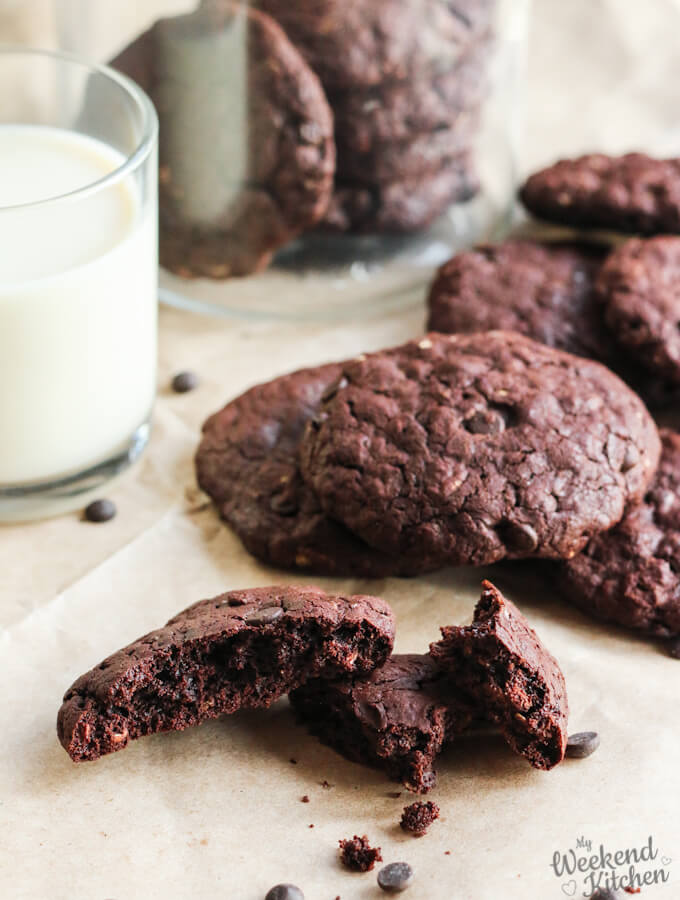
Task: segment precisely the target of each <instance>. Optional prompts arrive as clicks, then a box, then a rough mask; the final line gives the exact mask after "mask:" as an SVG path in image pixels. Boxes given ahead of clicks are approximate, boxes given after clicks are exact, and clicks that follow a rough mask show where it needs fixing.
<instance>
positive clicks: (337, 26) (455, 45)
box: [254, 0, 495, 90]
mask: <svg viewBox="0 0 680 900" xmlns="http://www.w3.org/2000/svg"><path fill="white" fill-rule="evenodd" d="M254 6H256V7H257V8H258V9H261V10H263V11H264V12H266V13H268V14H269V15H270V16H272V18H274V19H276V21H277V22H279V23H280V24H281V26H282V27H283V29H284V31H285V32H286V34H287V35H288V37H289V38H290V39H291V41H292V42H293V43H294V44H295V46H296V47H297V48H298V49H299V50H300V52H301V53H302V54H303V56H304V57H305V59H306V60H307V62H308V63H309V64H310V65H311V67H312V69H314V71H315V72H316V73H317V74H318V75H319V77H320V78H321V81H322V82H323V84H324V87H326V88H327V89H328V90H331V89H334V88H339V89H343V88H344V89H347V88H350V89H353V88H360V87H371V86H374V85H377V84H384V83H389V82H395V81H405V80H412V79H414V78H418V77H419V75H421V74H422V73H423V72H427V71H431V70H432V69H440V70H444V69H449V68H451V67H452V66H453V65H455V63H456V62H457V61H458V60H459V59H460V58H461V56H462V55H463V54H464V51H465V49H466V48H467V46H468V45H470V44H471V43H473V42H474V41H475V40H476V39H477V38H478V37H479V36H480V35H482V34H484V33H485V32H486V31H487V30H488V28H489V25H490V23H491V21H492V18H493V13H494V7H495V0H296V2H295V3H291V2H290V0H255V2H254Z"/></svg>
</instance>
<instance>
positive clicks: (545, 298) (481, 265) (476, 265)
mask: <svg viewBox="0 0 680 900" xmlns="http://www.w3.org/2000/svg"><path fill="white" fill-rule="evenodd" d="M605 255H606V253H605V251H604V249H602V248H599V247H595V246H593V245H589V244H567V243H554V244H541V243H535V242H534V241H522V240H516V241H512V240H511V241H505V242H503V243H501V244H482V245H480V246H478V247H474V248H473V249H472V250H467V251H464V252H462V253H458V254H457V255H456V256H454V257H453V258H452V259H450V260H449V261H448V262H446V263H444V265H443V266H442V267H441V268H440V269H439V271H438V273H437V276H436V278H435V280H434V282H433V283H432V287H431V288H430V293H429V296H428V300H427V304H428V310H429V317H428V323H427V328H428V330H429V331H440V332H442V333H445V334H454V333H464V334H470V333H473V332H476V331H490V330H495V329H501V330H504V331H517V332H519V333H520V334H524V335H526V336H527V337H530V338H533V339H534V340H536V341H540V342H541V343H542V344H547V345H548V346H549V347H556V348H557V349H558V350H566V351H567V352H569V353H575V354H576V355H577V356H585V357H588V358H590V359H597V360H599V361H601V362H604V361H610V360H612V359H613V358H614V357H615V356H616V355H617V351H616V348H615V347H614V343H613V340H612V338H611V337H610V335H609V333H608V332H607V330H606V329H605V327H604V322H603V311H602V307H601V304H600V303H599V301H598V300H597V298H596V296H595V293H594V289H593V288H594V282H595V277H596V275H597V272H598V271H599V269H600V266H601V264H602V261H603V259H604V258H605Z"/></svg>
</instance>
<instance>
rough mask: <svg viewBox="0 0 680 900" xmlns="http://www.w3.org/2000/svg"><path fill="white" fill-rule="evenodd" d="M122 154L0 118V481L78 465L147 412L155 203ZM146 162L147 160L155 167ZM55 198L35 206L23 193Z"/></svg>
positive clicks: (120, 445) (113, 443)
mask: <svg viewBox="0 0 680 900" xmlns="http://www.w3.org/2000/svg"><path fill="white" fill-rule="evenodd" d="M124 161H125V159H124V157H123V156H122V155H121V154H120V153H118V152H117V151H116V150H114V149H112V148H111V147H109V146H107V145H105V144H103V143H101V142H99V141H97V140H94V139H93V138H89V137H85V136H83V135H80V134H76V133H74V132H69V131H65V130H62V129H56V128H50V127H47V126H33V125H0V487H1V486H3V485H16V484H20V483H30V482H39V481H44V480H48V479H49V480H52V479H55V478H60V477H64V476H67V475H69V474H73V473H77V472H80V471H82V470H84V469H86V468H89V467H90V466H92V465H95V464H97V463H98V462H102V461H104V460H107V459H109V458H110V457H111V456H113V455H115V453H116V452H120V451H122V450H123V449H124V448H125V446H126V444H127V443H128V442H129V440H130V438H131V436H132V435H133V433H134V432H135V430H136V429H137V428H139V426H141V425H143V424H144V423H145V422H146V421H147V420H148V417H149V414H150V411H151V407H152V403H153V397H154V390H155V373H156V325H157V323H156V309H157V301H156V293H157V292H156V280H157V251H156V244H157V234H156V231H157V226H156V208H155V206H154V205H153V204H151V203H147V204H146V206H147V209H146V210H145V211H144V212H143V205H142V202H141V198H140V196H139V191H138V189H137V185H136V184H135V182H134V181H133V179H132V176H131V175H127V176H126V177H123V178H119V179H118V180H117V181H115V183H113V184H109V185H108V186H107V187H106V189H105V190H95V189H93V188H90V189H89V193H88V192H85V193H83V192H81V193H80V194H74V195H73V196H72V197H63V195H66V194H69V193H70V192H72V191H77V190H79V189H81V188H84V187H87V186H88V185H94V183H95V182H97V181H98V180H100V179H102V178H104V177H105V176H107V175H109V174H110V173H112V172H115V171H116V170H117V169H118V168H119V167H120V166H121V165H122V164H123V163H124ZM152 175H153V173H152ZM48 198H62V199H52V200H50V201H49V202H46V203H40V204H39V205H38V206H25V205H23V206H19V204H31V203H37V202H38V201H45V200H47V199H48Z"/></svg>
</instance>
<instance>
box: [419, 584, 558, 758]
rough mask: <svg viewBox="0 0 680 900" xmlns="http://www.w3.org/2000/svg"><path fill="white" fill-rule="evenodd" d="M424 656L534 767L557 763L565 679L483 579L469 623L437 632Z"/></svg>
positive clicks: (519, 616) (518, 615)
mask: <svg viewBox="0 0 680 900" xmlns="http://www.w3.org/2000/svg"><path fill="white" fill-rule="evenodd" d="M430 653H431V655H432V657H433V658H434V660H435V661H436V662H437V663H438V664H439V665H440V666H441V668H442V669H443V670H445V671H446V672H448V673H449V675H450V676H451V677H452V680H453V682H454V683H455V685H456V688H457V689H458V690H459V691H460V692H461V693H462V694H463V696H465V695H467V696H469V698H470V702H471V703H476V705H477V706H478V708H480V709H483V710H484V711H485V713H486V715H487V716H488V717H489V719H490V720H491V721H492V722H494V723H495V724H497V725H498V726H499V727H500V729H501V731H502V733H503V735H504V737H505V739H506V740H507V742H508V743H509V744H510V746H511V747H512V749H513V750H514V751H515V752H516V753H520V754H521V755H522V756H524V757H526V759H528V760H529V762H530V763H531V765H532V766H534V767H535V768H537V769H552V767H553V766H556V765H557V764H558V763H560V762H562V760H563V759H564V753H565V750H566V747H567V719H568V717H569V704H568V702H567V688H566V685H565V682H564V675H563V674H562V671H561V669H560V667H559V665H558V663H557V660H556V659H555V658H554V657H553V656H551V654H550V653H549V652H548V651H547V650H546V648H545V647H544V646H543V644H542V643H541V641H540V639H539V637H538V635H537V634H536V632H535V631H534V630H533V628H531V627H530V625H529V623H528V622H527V620H526V619H525V618H524V616H523V615H522V613H521V612H520V611H519V610H518V609H517V607H516V606H515V605H514V603H511V602H510V601H509V600H507V599H506V598H505V597H504V596H503V595H502V594H501V592H500V591H499V590H498V589H497V588H496V587H494V586H493V585H492V584H491V583H490V582H489V581H484V582H482V596H481V598H480V600H479V603H478V604H477V606H476V607H475V614H474V620H473V622H472V625H469V626H466V627H457V626H451V627H446V628H442V639H441V640H440V641H438V642H437V643H435V644H431V646H430Z"/></svg>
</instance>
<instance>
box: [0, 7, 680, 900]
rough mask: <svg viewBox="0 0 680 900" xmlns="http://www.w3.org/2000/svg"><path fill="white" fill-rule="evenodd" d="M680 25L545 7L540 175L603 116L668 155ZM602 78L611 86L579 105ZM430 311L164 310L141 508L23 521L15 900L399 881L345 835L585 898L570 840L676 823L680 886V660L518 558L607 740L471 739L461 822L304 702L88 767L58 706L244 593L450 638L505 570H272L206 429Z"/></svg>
mask: <svg viewBox="0 0 680 900" xmlns="http://www.w3.org/2000/svg"><path fill="white" fill-rule="evenodd" d="M2 2H3V0H0V3H2ZM679 19H680V17H679V15H678V5H677V4H676V3H674V2H671V0H655V2H654V3H648V4H644V10H643V9H642V5H639V4H637V3H632V2H628V0H617V2H615V0H610V2H604V0H601V2H595V0H591V2H587V0H575V2H572V3H570V4H564V3H562V2H558V0H538V2H537V4H536V10H535V23H534V43H533V50H532V57H531V66H530V72H531V74H532V85H533V87H532V90H531V92H530V97H531V103H532V105H531V107H530V125H529V132H528V133H529V136H530V139H529V141H528V144H529V146H528V147H527V155H526V160H525V166H526V165H530V164H533V163H535V162H542V161H543V159H547V158H548V157H550V156H551V155H554V154H555V153H557V152H559V150H560V149H563V150H564V151H565V152H570V151H571V150H573V149H581V148H582V147H585V146H586V145H587V144H588V143H589V142H590V141H591V138H593V139H594V137H597V138H598V143H604V144H606V143H608V141H609V140H610V138H611V137H612V135H611V134H610V129H609V127H608V122H607V119H606V116H605V115H604V112H603V110H605V111H610V112H611V117H612V119H611V121H612V129H611V130H612V131H614V130H616V131H617V133H618V129H619V128H620V129H621V132H620V136H619V140H620V141H621V143H623V144H627V145H630V144H631V143H633V140H632V138H633V137H637V138H639V140H638V141H637V143H638V144H639V145H640V144H643V143H644V142H645V135H646V134H647V132H648V131H649V138H650V146H651V145H652V144H653V143H654V142H658V140H659V139H660V138H661V137H664V136H665V138H668V135H669V133H670V132H669V129H670V126H671V125H672V123H673V122H674V120H675V117H676V116H677V110H678V109H679V108H680V102H679V101H680V80H679V79H678V78H677V77H675V78H674V79H673V78H672V77H671V76H673V75H674V74H675V72H674V70H675V68H676V67H677V66H678V65H679V64H678V62H677V57H678V54H677V34H678V33H679V32H678V24H679ZM586 52H587V53H588V58H587V59H586V58H585V54H586ZM622 60H624V61H625V62H622ZM577 76H580V79H579V77H577ZM588 83H594V84H596V85H597V90H598V92H599V93H598V95H597V98H596V99H593V98H591V99H592V105H590V106H589V105H588V104H587V103H586V105H585V106H583V114H582V116H581V117H579V115H577V114H576V112H577V107H578V108H581V107H579V106H578V105H579V104H580V103H581V100H583V98H586V99H587V98H588V97H590V94H589V93H588ZM605 86H607V87H608V90H609V93H608V94H607V95H604V94H603V93H602V91H603V89H604V87H605ZM605 101H608V102H607V103H605ZM562 102H564V109H565V110H566V112H565V114H564V115H563V116H560V115H559V104H560V103H562ZM607 114H609V112H608V113H607ZM597 118H600V121H599V123H598V130H597V131H591V130H590V129H591V126H592V123H593V122H594V121H595V120H596V119H597ZM582 125H583V128H582V127H581V126H582ZM599 139H602V140H601V141H600V140H599ZM577 145H578V146H577ZM676 151H677V146H676ZM423 321H424V314H423V308H422V300H421V299H420V298H417V297H416V298H415V300H414V305H413V306H412V307H411V308H410V309H409V310H408V311H406V312H401V313H399V314H396V313H390V314H389V315H386V316H383V317H381V316H376V317H374V318H373V319H371V320H367V321H362V322H360V323H355V324H352V323H348V324H347V325H346V326H344V327H342V328H333V329H331V328H322V327H321V326H319V325H313V324H309V325H297V326H291V325H287V326H284V325H281V324H274V325H263V324H257V325H255V324H247V323H243V322H240V323H232V324H230V323H228V322H224V321H217V320H214V319H209V318H202V317H200V316H193V315H191V314H187V313H180V312H176V311H170V310H164V311H163V312H162V315H161V359H160V385H161V391H160V396H159V399H158V404H157V408H156V414H155V426H154V434H153V439H152V443H151V447H150V449H149V451H148V452H147V453H146V455H145V457H144V459H143V461H142V462H141V463H140V464H139V465H138V466H137V467H136V468H135V469H134V470H133V471H132V472H130V473H129V474H127V475H126V476H125V477H123V478H122V479H121V480H120V481H119V482H118V483H117V484H115V485H112V486H111V488H110V490H108V491H107V493H108V494H109V495H110V496H111V497H112V498H113V499H114V500H115V501H116V503H117V505H118V508H119V514H118V516H117V518H116V519H115V520H113V521H112V522H110V523H108V524H106V525H100V526H95V525H90V524H86V523H83V522H81V521H79V519H78V517H77V516H76V515H72V516H66V517H63V518H61V519H57V520H53V521H49V522H43V523H36V524H31V525H23V526H17V527H4V528H1V529H0V571H1V572H2V573H3V579H2V588H1V589H0V595H1V600H0V629H1V630H0V684H2V686H3V692H4V696H3V702H2V705H1V707H0V734H1V736H2V740H1V743H0V747H1V749H0V760H1V763H0V826H1V827H0V896H2V897H7V898H30V900H34V898H36V900H41V898H48V897H49V898H57V900H60V898H67V897H68V898H73V897H88V898H93V900H106V898H115V900H128V898H164V900H174V898H189V897H191V898H230V900H262V898H263V897H264V894H265V892H266V891H267V890H268V888H269V887H271V886H272V885H273V884H275V883H278V882H281V881H290V882H294V883H296V884H298V885H299V886H300V887H301V888H303V890H304V892H305V896H306V898H307V900H334V898H336V897H340V898H342V900H370V898H376V900H377V898H378V897H379V896H381V893H380V892H379V891H378V889H377V887H376V884H375V873H373V874H369V875H365V876H362V875H352V874H349V873H346V872H344V871H343V870H342V869H341V868H340V867H339V865H338V862H337V841H338V839H339V838H343V837H351V836H352V835H353V834H355V833H356V834H364V833H366V834H368V835H369V837H370V838H371V840H372V841H373V842H374V843H377V844H378V845H380V846H381V847H382V852H383V857H384V860H385V861H386V862H388V861H394V860H399V859H403V860H407V861H408V862H410V863H411V864H412V865H413V866H414V868H415V870H416V882H415V884H414V887H413V888H412V889H411V890H410V891H409V893H408V894H406V895H405V896H408V897H409V898H411V900H426V898H427V900H453V898H462V900H487V898H488V900H498V898H501V897H502V898H510V900H534V898H539V897H540V898H547V900H549V898H555V900H559V898H563V897H565V896H567V897H569V896H583V894H584V890H585V882H584V873H579V874H577V875H576V876H575V879H574V880H573V881H572V877H571V876H570V875H569V874H568V873H565V874H564V875H561V876H560V877H558V876H557V875H556V874H555V872H554V871H553V869H552V868H551V863H552V861H553V854H554V853H555V852H556V851H557V852H558V853H559V854H563V853H568V851H569V850H570V849H574V848H575V847H576V843H577V841H578V840H579V839H580V840H581V843H582V844H587V842H588V841H590V842H591V848H592V851H591V852H592V853H593V854H594V853H596V852H599V845H600V844H604V845H605V850H606V851H614V850H617V849H631V848H641V847H642V846H643V845H644V844H646V842H647V841H648V838H649V837H650V836H651V837H652V839H653V847H654V849H655V850H656V852H657V856H656V858H655V859H654V861H653V863H652V865H651V866H650V865H649V864H643V865H642V866H641V867H638V868H640V869H641V870H643V871H644V870H646V869H649V868H651V869H660V870H663V871H664V872H665V873H666V875H667V877H668V879H669V880H668V882H667V883H665V884H662V885H657V886H653V887H645V888H643V893H642V896H643V897H647V896H649V897H653V898H657V897H658V898H677V897H678V896H679V895H680V888H679V885H680V819H679V815H678V797H679V796H680V769H679V767H678V764H677V758H678V749H677V748H678V743H679V739H680V727H679V726H678V717H677V713H676V705H677V696H678V687H679V686H680V685H679V682H680V666H679V664H678V663H675V662H673V661H672V660H670V659H669V658H668V657H666V656H665V655H664V654H663V653H662V652H660V651H659V650H658V648H656V647H654V646H652V645H649V644H646V643H644V642H642V641H639V640H637V639H635V638H633V637H631V636H629V635H628V634H624V633H621V632H613V631H610V630H608V629H605V628H604V627H601V626H598V625H596V624H594V623H593V622H591V621H590V620H587V619H586V618H585V617H583V616H581V615H580V614H579V613H577V612H576V611H573V610H571V609H570V608H568V607H566V606H564V605H563V604H561V603H560V602H559V601H558V600H557V598H556V597H554V596H551V595H546V594H545V592H543V593H542V594H541V592H540V591H536V590H529V589H528V588H526V587H523V586H521V583H520V582H519V581H518V580H517V579H516V578H513V577H511V576H509V575H507V574H503V573H501V572H500V571H496V572H494V573H493V577H494V579H495V580H496V581H497V582H498V583H499V585H500V586H501V587H503V588H505V589H507V592H508V593H509V595H510V596H511V597H513V599H515V600H516V601H517V602H518V603H519V604H520V605H521V606H522V608H523V609H524V611H525V612H526V613H527V615H528V617H529V619H530V621H531V622H532V624H533V625H534V626H535V627H536V628H537V630H538V631H539V633H540V634H541V635H542V637H543V638H544V640H545V642H546V644H547V645H548V647H549V648H550V649H551V650H552V652H553V653H554V654H555V655H556V656H557V657H558V659H559V660H560V662H561V664H562V666H563V668H564V671H565V674H566V678H567V684H568V688H569V697H570V705H571V709H572V716H571V722H570V725H571V730H574V731H575V730H583V729H594V730H597V731H599V732H600V733H601V735H602V745H601V747H600V749H599V751H598V752H597V753H596V754H595V755H593V756H592V757H591V758H589V759H587V760H584V761H580V762H579V761H568V762H566V763H565V764H563V765H562V766H560V767H558V768H557V769H556V770H554V771H553V772H550V773H541V772H535V771H533V770H532V769H531V768H530V767H529V766H528V764H526V763H525V762H524V761H523V760H521V759H518V758H516V757H515V756H513V755H512V753H511V752H510V751H509V750H508V749H507V748H506V746H505V745H504V743H503V742H502V741H501V740H500V739H499V738H497V737H495V736H485V737H483V738H478V739H474V740H472V739H463V740H461V741H459V743H458V744H457V745H455V746H452V747H451V749H450V750H449V751H448V752H447V753H446V754H445V755H444V756H443V757H442V759H441V760H440V764H439V767H438V768H439V785H438V787H437V789H436V790H435V792H434V793H433V795H432V797H433V799H435V800H436V802H437V803H439V805H440V806H441V810H442V815H441V818H440V820H439V821H438V822H436V823H435V824H434V825H433V826H432V828H431V830H430V833H429V834H428V836H427V837H425V838H422V839H414V838H411V837H408V836H406V835H404V834H403V833H402V832H401V831H400V830H399V828H398V827H397V823H398V820H399V817H400V814H401V809H402V806H403V805H404V804H405V803H407V802H410V801H411V799H413V798H412V797H411V795H408V794H407V793H406V792H402V795H401V797H399V798H398V799H395V798H392V797H389V796H388V793H391V792H393V791H395V790H399V786H398V785H395V784H393V783H391V782H389V781H387V780H386V778H385V776H384V775H383V774H382V773H381V772H378V771H373V770H371V769H368V768H364V767H362V766H359V765H355V764H353V763H349V762H347V761H345V760H343V759H342V758H341V757H339V756H338V755H336V754H335V753H334V752H333V751H332V750H330V749H328V748H325V747H323V746H322V745H321V744H319V743H318V742H317V741H316V740H315V739H313V738H311V737H309V736H308V735H307V734H306V732H305V730H304V729H303V728H301V727H299V726H297V725H296V724H295V723H294V720H293V718H292V716H291V713H290V710H289V707H288V704H287V701H282V702H281V703H279V704H277V705H276V706H275V707H274V708H273V709H271V710H270V711H268V712H264V713H257V714H255V713H248V714H242V715H238V716H235V717H231V718H225V719H223V720H221V721H219V722H215V723H211V724H207V725H204V726H202V727H200V728H197V729H193V730H190V731H187V732H185V733H183V734H175V735H160V736H155V737H151V738H147V739H143V740H140V741H138V742H136V743H134V744H132V745H131V746H130V747H129V748H128V749H126V750H125V751H124V752H122V753H119V754H116V755H114V756H110V757H107V758H104V759H102V760H100V761H99V762H98V763H94V764H85V765H81V766H77V767H76V766H74V765H73V764H72V763H71V761H70V760H69V758H68V757H67V755H66V754H65V752H64V751H63V750H62V748H61V747H60V745H59V743H58V741H57V738H56V733H55V718H56V713H57V709H58V707H59V705H60V702H61V696H62V694H63V692H64V690H65V689H66V688H67V687H68V686H69V684H70V683H71V682H72V680H73V679H74V678H75V677H76V676H77V675H79V674H80V673H81V672H82V671H84V670H86V669H88V668H89V667H91V666H92V665H95V664H96V663H98V662H99V661H100V660H101V659H102V658H103V657H104V656H106V655H107V654H108V653H110V652H112V651H113V650H115V649H116V648H118V647H119V646H122V645H123V644H125V643H127V642H128V641H130V640H133V639H134V638H136V637H138V636H139V635H141V634H142V633H144V632H145V631H147V630H149V629H151V628H154V627H157V626H159V625H161V624H162V623H163V622H165V621H166V620H167V619H168V618H169V617H170V616H171V615H172V614H173V613H175V612H176V611H178V610H180V609H182V608H184V607H185V606H187V605H188V604H189V603H191V602H193V601H195V600H198V599H200V598H201V597H206V596H210V595H212V594H215V593H217V592H219V591H223V590H226V589H229V588H237V587H245V586H250V585H257V584H268V583H276V582H289V583H290V582H295V581H300V580H304V581H312V580H313V581H316V582H317V583H320V584H322V585H323V586H324V587H325V588H328V589H340V590H343V591H369V592H374V593H379V594H382V595H383V596H384V597H386V598H387V599H388V600H389V601H390V602H391V603H392V605H393V607H394V609H395V612H396V615H397V623H398V636H397V649H398V650H399V651H402V652H403V651H424V650H425V649H426V647H427V644H428V642H429V641H430V640H432V639H434V638H436V637H437V633H438V626H439V625H440V624H444V623H447V622H451V623H453V622H466V621H468V620H469V618H470V616H471V613H472V607H473V605H474V602H475V600H476V599H477V596H478V593H479V581H480V580H481V578H482V577H483V576H484V575H486V574H489V572H488V570H487V571H480V570H456V571H453V570H447V571H444V572H440V573H437V574H436V575H433V576H429V577H426V578H419V579H414V580H396V579H394V580H392V579H391V580H385V581H377V582H369V581H340V580H335V579H318V578H317V579H310V578H305V577H304V576H301V575H297V576H296V575H291V574H282V573H280V572H276V571H272V570H268V569H266V568H265V567H263V566H261V565H259V564H258V563H257V562H255V561H254V560H253V559H251V558H250V557H249V556H248V555H247V554H246V553H245V552H244V551H243V550H242V548H241V546H240V544H239V542H238V540H237V539H236V538H235V537H234V536H233V535H232V534H231V532H230V531H229V530H228V529H227V528H226V527H224V526H222V525H221V524H220V523H219V521H218V519H217V517H216V515H215V513H214V512H213V510H212V509H211V508H209V507H206V506H205V498H203V497H202V495H200V494H199V493H198V491H197V490H196V488H195V486H194V482H193V475H192V464H191V458H192V454H193V452H194V449H195V445H196V442H197V438H198V430H199V427H200V423H201V422H202V420H203V419H204V418H205V416H206V415H207V414H208V413H210V412H212V411H213V410H214V409H216V408H218V407H219V406H220V405H221V404H223V403H224V402H225V401H226V400H228V399H229V398H231V397H233V396H235V395H236V394H238V393H239V392H240V391H242V390H243V389H244V388H246V387H248V386H249V385H251V384H253V383H255V382H258V381H260V380H263V379H265V378H268V377H270V376H273V375H276V374H279V373H281V372H284V371H288V370H291V369H293V368H297V367H299V366H302V365H306V364H310V363H313V362H317V361H322V360H328V359H333V358H342V357H345V356H348V355H351V354H353V353H356V352H359V351H362V350H370V349H374V348H377V347H379V346H387V345H390V344H394V343H398V342H400V341H402V340H405V339H407V338H409V337H412V336H414V335H416V334H418V333H419V332H420V331H421V330H422V326H423ZM185 368H190V369H194V370H195V371H197V372H198V373H200V375H201V377H202V383H201V386H200V388H199V389H198V390H196V391H195V392H193V393H190V394H186V395H174V394H171V393H170V392H169V391H168V389H167V383H168V380H169V378H170V376H171V374H172V373H174V372H176V371H179V370H181V369H185ZM291 759H295V760H297V764H296V765H293V764H292V763H291V762H290V760H291ZM324 780H327V781H328V782H329V783H330V785H331V787H329V788H324V787H322V785H321V782H323V781H324ZM303 794H307V795H309V797H310V802H309V803H308V804H303V803H301V802H300V798H301V796H302V795H303ZM310 825H313V826H314V827H313V828H310V827H309V826H310ZM446 851H450V854H449V855H446ZM578 852H579V853H587V852H588V851H587V848H586V847H584V848H581V849H579V850H578ZM625 870H626V867H625V866H620V867H619V868H618V872H619V874H621V873H623V872H624V871H625Z"/></svg>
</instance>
